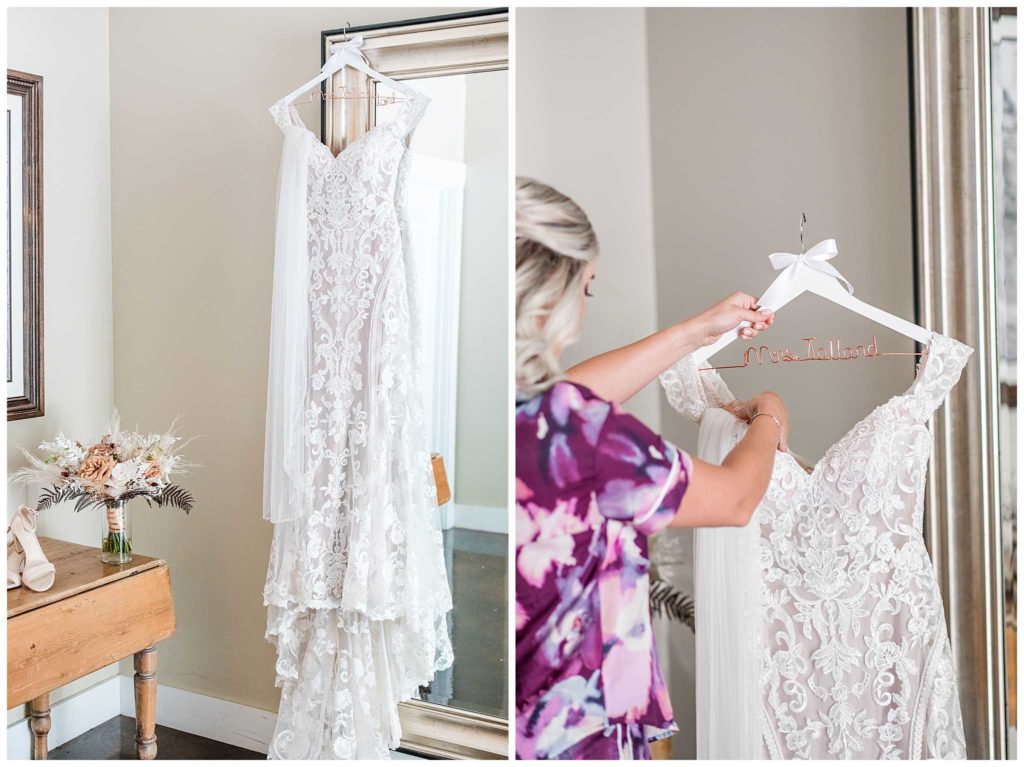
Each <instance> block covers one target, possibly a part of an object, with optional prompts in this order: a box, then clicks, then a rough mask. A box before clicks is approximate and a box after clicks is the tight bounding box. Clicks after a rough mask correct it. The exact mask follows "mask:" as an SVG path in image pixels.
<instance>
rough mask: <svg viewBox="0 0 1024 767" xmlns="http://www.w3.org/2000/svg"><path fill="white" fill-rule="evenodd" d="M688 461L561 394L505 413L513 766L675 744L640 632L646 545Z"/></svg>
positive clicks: (672, 504) (573, 392) (618, 419)
mask: <svg viewBox="0 0 1024 767" xmlns="http://www.w3.org/2000/svg"><path fill="white" fill-rule="evenodd" d="M690 471H691V463H690V459H689V457H688V456H687V455H686V454H685V453H683V452H682V451H681V450H679V449H678V448H676V447H675V446H673V445H672V444H671V443H669V442H667V441H665V440H663V439H662V438H661V437H659V436H658V435H656V434H655V433H654V432H652V431H651V430H650V429H648V428H647V427H646V426H644V425H643V424H642V423H641V422H640V421H639V420H637V419H636V418H635V417H633V416H632V415H630V414H628V413H626V412H625V411H623V410H621V409H619V408H618V407H617V406H616V405H614V404H612V403H609V402H607V401H605V400H603V399H601V398H600V397H598V396H596V395H595V394H594V393H593V392H591V391H589V390H588V389H586V388H584V387H582V386H578V385H576V384H572V383H568V382H561V383H558V384H555V385H554V386H553V387H551V388H550V389H548V390H547V391H546V392H544V393H543V394H540V395H538V396H536V397H533V398H531V399H527V400H523V401H520V402H519V403H517V407H516V501H517V502H516V753H517V756H518V757H519V758H520V759H573V758H577V759H578V758H584V759H601V758H608V759H617V758H646V757H648V756H649V747H648V743H649V742H650V741H652V740H657V739H659V738H661V737H666V736H667V735H669V734H671V733H672V732H674V731H675V730H676V725H675V722H674V720H673V717H672V706H671V704H670V702H669V699H668V691H667V689H666V687H665V683H664V680H663V679H662V675H661V670H660V668H659V666H658V658H657V653H656V651H655V647H654V639H653V635H652V632H651V616H650V606H649V603H648V597H649V578H648V569H649V565H650V563H649V560H648V554H647V536H648V535H651V534H653V533H655V532H657V531H659V530H661V529H663V528H664V527H666V526H667V525H668V523H669V522H670V521H671V520H672V518H673V517H674V516H675V514H676V510H677V509H678V508H679V503H680V501H681V500H682V498H683V494H684V493H685V492H686V487H687V483H688V480H689V476H690Z"/></svg>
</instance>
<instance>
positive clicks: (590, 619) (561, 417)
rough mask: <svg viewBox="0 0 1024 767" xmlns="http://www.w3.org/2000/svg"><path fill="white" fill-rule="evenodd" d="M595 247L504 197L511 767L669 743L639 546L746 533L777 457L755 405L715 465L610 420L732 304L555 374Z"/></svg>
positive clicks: (549, 211) (540, 204) (569, 226)
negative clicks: (653, 540)
mask: <svg viewBox="0 0 1024 767" xmlns="http://www.w3.org/2000/svg"><path fill="white" fill-rule="evenodd" d="M597 254H598V243H597V238H596V236H595V234H594V230H593V228H592V227H591V225H590V221H589V220H588V219H587V216H586V214H585V213H584V212H583V211H582V210H581V209H580V207H579V206H578V205H576V203H574V202H573V201H572V200H571V199H569V198H568V197H566V196H565V195H562V194H560V193H559V192H557V191H555V190H554V189H552V188H551V187H549V186H546V185H544V184H542V183H540V182H538V181H534V180H532V179H526V178H521V179H519V180H518V182H517V188H516V388H517V402H516V499H517V502H516V709H517V710H516V752H517V756H518V757H519V758H520V759H616V758H630V759H638V758H639V759H644V758H649V756H650V751H649V747H648V743H649V742H650V741H653V740H657V739H658V738H660V737H665V736H667V735H669V734H670V733H671V732H673V731H675V730H676V725H675V722H674V721H673V717H672V706H671V704H670V702H669V699H668V692H667V690H666V688H665V684H664V682H663V680H662V677H661V672H660V670H659V668H658V658H657V654H656V653H655V648H654V642H653V639H652V634H651V625H650V610H649V607H648V580H647V568H648V560H647V536H648V535H650V534H652V533H654V532H657V531H658V530H661V529H663V528H665V527H668V526H676V527H717V526H727V525H744V524H746V523H747V521H748V520H749V519H750V516H751V514H752V513H753V510H754V508H755V507H756V506H757V504H758V502H759V501H760V499H761V497H762V496H763V495H764V493H765V490H766V489H767V487H768V480H769V477H770V475H771V469H772V464H773V461H774V454H775V451H776V450H777V449H782V450H784V449H785V446H786V435H787V429H788V422H789V417H788V412H787V410H786V408H785V406H784V405H783V403H782V401H781V400H780V399H779V398H778V396H776V395H775V394H772V393H770V392H765V393H763V394H760V395H758V396H756V397H754V398H753V399H751V400H749V401H747V402H745V403H736V404H735V406H734V408H733V411H734V413H735V415H736V416H737V417H738V418H742V419H744V420H746V421H748V422H749V423H750V428H749V429H748V431H747V433H746V436H745V437H744V438H743V439H742V440H741V441H740V442H739V444H738V445H737V446H736V447H735V449H733V451H732V452H731V453H730V454H729V455H728V456H727V457H726V459H725V460H724V461H723V463H722V465H721V466H716V465H713V464H708V463H704V462H701V461H699V460H696V459H691V458H690V457H689V456H688V455H687V454H686V453H684V452H683V451H682V450H680V449H678V448H677V447H675V446H674V445H672V444H670V443H669V442H667V441H665V440H663V439H661V438H660V437H659V436H658V435H656V434H654V433H653V432H652V431H651V430H650V429H648V428H647V427H646V426H644V424H642V423H641V422H640V421H638V420H637V419H636V418H634V417H633V416H631V415H629V414H628V413H626V412H625V411H623V410H621V409H620V407H619V405H620V404H622V403H624V402H626V401H627V400H628V399H629V398H630V397H632V396H633V395H634V394H636V393H637V392H638V391H640V389H642V388H643V387H644V386H646V385H647V384H648V383H650V382H651V381H652V380H654V378H656V377H657V376H658V375H659V374H660V373H661V372H662V371H664V370H666V369H667V368H669V367H670V366H671V365H673V364H674V363H675V362H676V361H677V360H679V359H680V358H681V357H683V356H685V355H686V354H688V353H689V352H691V351H694V350H695V349H697V348H700V347H702V346H705V345H707V344H710V343H712V342H714V341H715V340H716V339H717V338H718V337H719V336H720V335H721V334H722V333H725V332H726V331H728V330H731V329H732V328H734V327H736V325H738V324H739V323H740V322H741V321H743V320H746V321H748V322H750V323H752V325H751V326H750V327H749V328H746V329H744V330H743V331H742V332H741V335H742V337H744V338H753V337H754V336H756V335H757V334H758V333H759V332H760V331H762V330H764V329H765V328H767V327H768V326H769V325H771V324H772V320H773V317H772V315H771V314H770V313H767V312H760V311H758V310H757V309H756V303H755V300H754V299H753V298H752V297H751V296H749V295H746V294H745V293H734V294H733V295H732V296H730V297H729V298H726V299H725V300H723V301H720V302H719V303H717V304H715V305H714V306H712V307H711V308H710V309H707V310H706V311H704V312H702V313H701V314H699V315H697V316H696V317H693V318H691V319H688V320H684V321H683V322H680V323H679V324H677V325H673V326H672V327H670V328H666V329H665V330H662V331H660V332H658V333H655V334H653V335H651V336H648V337H647V338H644V339H642V340H639V341H637V342H636V343H633V344H630V345H629V346H625V347H623V348H621V349H616V350H614V351H610V352H607V353H605V354H601V355H599V356H597V357H594V358H592V359H589V360H587V361H585V362H582V363H580V364H579V365H576V366H574V367H572V368H570V369H569V370H567V371H564V372H563V371H562V370H561V368H560V367H559V363H558V359H559V357H560V356H561V354H562V352H563V351H564V350H565V348H566V347H567V346H568V345H569V344H571V343H573V342H574V341H576V340H577V337H578V335H579V332H580V327H581V322H582V319H583V314H584V308H585V305H586V298H587V296H589V295H590V285H591V283H592V281H593V280H594V277H595V265H596V261H597Z"/></svg>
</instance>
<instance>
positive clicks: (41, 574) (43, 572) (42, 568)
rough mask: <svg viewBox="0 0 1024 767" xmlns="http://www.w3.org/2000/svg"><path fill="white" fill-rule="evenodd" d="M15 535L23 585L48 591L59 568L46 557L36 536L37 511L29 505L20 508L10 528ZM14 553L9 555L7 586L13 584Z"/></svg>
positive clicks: (15, 552)
mask: <svg viewBox="0 0 1024 767" xmlns="http://www.w3.org/2000/svg"><path fill="white" fill-rule="evenodd" d="M9 530H10V532H11V534H12V535H13V536H14V555H17V556H18V557H19V558H20V561H19V562H18V570H19V573H20V578H21V585H22V586H25V587H26V588H29V589H31V590H32V591H46V590H47V589H49V588H50V587H51V586H53V582H54V580H55V579H56V577H57V568H55V567H54V566H53V564H52V563H51V562H50V560H48V559H47V558H46V554H44V553H43V547H42V546H40V545H39V539H38V538H37V537H36V511H35V509H30V508H29V507H28V506H21V507H19V508H18V513H17V514H16V515H15V517H14V519H13V520H11V526H10V528H9ZM12 556H13V555H12V554H11V553H10V552H8V555H7V587H8V588H14V587H13V586H11V580H12V579H11V561H12Z"/></svg>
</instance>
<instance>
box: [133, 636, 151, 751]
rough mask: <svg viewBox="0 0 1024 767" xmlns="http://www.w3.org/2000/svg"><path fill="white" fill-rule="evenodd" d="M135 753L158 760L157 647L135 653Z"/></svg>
mask: <svg viewBox="0 0 1024 767" xmlns="http://www.w3.org/2000/svg"><path fill="white" fill-rule="evenodd" d="M135 753H136V754H137V755H138V757H139V759H156V647H147V648H146V649H145V650H142V651H141V652H137V653H135Z"/></svg>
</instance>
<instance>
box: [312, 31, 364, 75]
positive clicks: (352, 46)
mask: <svg viewBox="0 0 1024 767" xmlns="http://www.w3.org/2000/svg"><path fill="white" fill-rule="evenodd" d="M352 58H356V59H360V60H363V61H365V60H366V58H365V57H364V56H363V36H362V35H357V36H356V37H353V38H352V39H351V40H346V41H344V42H342V43H335V44H334V45H332V46H331V55H330V56H329V57H328V58H327V61H325V62H324V65H323V66H322V67H320V71H321V72H325V71H327V69H329V68H330V67H332V66H333V65H334V64H335V63H337V64H341V63H342V62H344V61H345V60H346V59H352Z"/></svg>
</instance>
